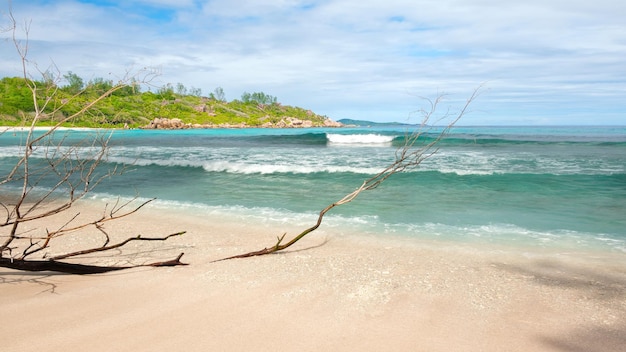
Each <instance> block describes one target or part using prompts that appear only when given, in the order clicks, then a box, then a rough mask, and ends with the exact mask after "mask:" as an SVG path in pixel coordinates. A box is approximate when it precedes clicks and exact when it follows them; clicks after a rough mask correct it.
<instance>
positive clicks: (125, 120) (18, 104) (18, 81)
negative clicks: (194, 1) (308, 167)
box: [0, 72, 327, 128]
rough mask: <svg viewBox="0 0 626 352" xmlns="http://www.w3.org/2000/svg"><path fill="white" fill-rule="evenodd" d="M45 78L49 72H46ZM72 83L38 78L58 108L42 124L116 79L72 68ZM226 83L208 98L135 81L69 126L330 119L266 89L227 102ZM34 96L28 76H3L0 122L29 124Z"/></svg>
mask: <svg viewBox="0 0 626 352" xmlns="http://www.w3.org/2000/svg"><path fill="white" fill-rule="evenodd" d="M44 77H45V75H44ZM63 78H64V79H65V81H66V82H67V85H65V86H57V85H55V83H54V82H53V81H52V80H46V79H44V80H42V81H40V82H39V81H37V82H34V83H35V84H36V86H37V87H38V91H37V99H38V102H39V106H43V103H44V102H45V101H48V104H47V105H46V106H47V107H46V110H45V112H51V111H53V110H55V109H58V112H57V114H56V116H50V115H48V116H46V119H43V120H41V122H40V125H42V126H46V125H52V124H54V123H55V121H58V120H60V119H61V118H63V117H65V116H71V115H72V114H74V113H76V112H78V111H80V109H81V108H82V107H84V106H86V105H87V104H88V103H89V102H91V101H94V100H95V99H96V98H97V97H98V96H100V95H102V94H103V93H105V92H106V91H107V90H109V89H111V88H112V87H113V86H114V83H113V82H112V81H109V80H105V79H103V78H95V79H92V80H90V81H89V82H87V83H84V80H83V79H82V78H80V77H79V76H77V75H76V74H74V73H72V72H68V73H67V74H66V75H64V76H63ZM224 97H225V94H224V90H223V89H222V88H221V87H218V88H216V89H215V91H214V92H213V93H210V95H209V97H203V96H202V93H201V90H200V89H197V88H190V89H187V87H185V86H184V85H183V84H181V83H178V84H177V85H176V86H173V85H171V84H168V85H166V86H164V87H161V88H160V89H158V90H157V91H156V92H151V91H145V92H141V87H140V86H139V85H138V84H135V83H134V82H133V83H131V84H130V85H125V86H123V87H122V88H121V89H118V90H116V91H115V92H113V93H112V94H111V95H109V96H107V97H106V98H105V99H103V100H102V101H100V102H98V103H97V104H96V105H95V106H94V108H93V109H91V110H89V112H88V113H86V114H82V115H80V116H79V117H77V118H76V119H74V120H72V121H71V122H69V123H68V124H67V127H104V128H120V127H130V128H135V127H144V126H147V125H149V124H150V122H151V121H153V120H154V119H162V118H167V119H180V120H181V121H182V123H183V124H186V125H192V126H196V127H199V126H200V127H208V126H219V125H227V126H228V125H245V126H250V127H255V126H281V123H284V121H286V120H287V121H293V120H301V121H311V124H310V125H312V126H322V125H324V123H325V121H327V118H326V117H325V116H320V115H317V114H315V113H313V112H312V111H310V110H305V109H302V108H299V107H292V106H284V105H281V104H280V103H278V99H277V98H276V97H274V96H271V95H268V94H265V93H263V92H255V93H247V92H246V93H244V94H243V95H242V98H241V100H236V99H235V100H233V101H231V102H227V101H226V100H225V98H224ZM34 110H35V107H34V103H33V94H32V92H31V91H30V89H29V88H28V86H27V85H26V82H25V81H24V79H23V78H17V77H5V78H2V79H0V125H4V126H20V125H24V124H29V123H30V122H31V121H32V118H33V114H34Z"/></svg>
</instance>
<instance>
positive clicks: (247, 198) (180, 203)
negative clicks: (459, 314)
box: [0, 125, 626, 253]
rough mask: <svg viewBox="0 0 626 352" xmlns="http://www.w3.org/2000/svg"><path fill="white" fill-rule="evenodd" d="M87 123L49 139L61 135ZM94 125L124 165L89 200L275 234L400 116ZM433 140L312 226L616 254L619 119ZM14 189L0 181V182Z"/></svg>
mask: <svg viewBox="0 0 626 352" xmlns="http://www.w3.org/2000/svg"><path fill="white" fill-rule="evenodd" d="M437 132H438V129H437V128H434V129H432V130H430V131H426V133H425V134H424V135H423V136H422V137H421V139H420V141H421V140H424V141H426V142H428V141H430V140H432V138H435V137H436V135H437ZM93 133H96V132H94V131H90V130H69V131H58V132H57V136H58V137H59V138H60V137H61V136H64V138H66V141H67V142H68V143H72V142H73V141H77V140H81V139H84V138H90V136H92V134H93ZM99 133H111V140H110V146H111V149H110V153H109V156H108V159H107V162H106V163H105V164H104V167H112V166H115V165H117V166H121V165H126V166H128V169H127V171H126V172H124V174H122V175H119V176H116V177H114V178H111V179H108V180H106V181H104V182H102V183H101V184H100V185H99V186H98V188H97V189H96V191H95V192H94V193H92V194H90V198H92V199H109V198H111V199H113V198H116V197H119V196H121V197H133V196H135V195H139V196H140V197H143V198H152V197H156V198H157V201H156V202H155V204H156V206H161V207H168V208H172V209H176V210H183V211H186V212H190V213H193V214H197V216H199V217H205V216H211V217H214V218H215V219H223V221H249V222H251V223H263V224H265V225H269V226H272V227H275V228H276V233H277V234H281V233H282V229H281V227H285V226H287V225H289V226H290V227H292V226H294V225H295V226H296V227H301V228H302V229H305V228H307V227H309V226H312V225H313V224H314V223H315V221H316V220H317V214H318V213H319V212H320V210H322V209H323V208H325V207H326V206H327V205H329V204H331V203H333V202H335V201H337V200H339V199H341V198H342V197H343V196H344V195H346V194H348V193H350V192H352V191H353V190H355V189H356V188H357V187H359V186H360V185H361V183H362V182H363V181H364V180H366V179H368V178H369V177H371V176H372V175H374V174H376V173H377V172H379V171H380V170H382V169H384V168H385V167H386V166H388V165H389V164H390V163H392V162H393V160H394V156H395V152H396V150H397V148H399V147H401V146H402V145H403V143H404V136H405V135H406V133H407V127H406V126H400V125H389V126H377V127H355V128H326V129H324V128H310V129H197V130H114V131H100V132H99ZM21 140H23V134H22V133H21V132H7V133H4V134H2V135H0V175H2V176H4V175H6V173H7V172H8V170H9V168H10V167H11V166H12V165H13V164H14V163H15V161H16V160H17V156H18V155H19V153H20V148H19V147H18V145H19V144H20V141H21ZM439 146H440V149H439V150H438V152H437V153H436V154H435V155H434V156H432V157H431V158H429V159H427V160H425V161H424V162H423V163H422V164H420V165H419V166H418V167H417V168H415V169H412V170H407V171H405V172H402V173H398V174H395V175H393V176H392V177H390V178H389V179H388V180H386V181H385V182H384V183H383V184H382V185H381V186H380V187H379V188H378V189H375V190H372V191H367V192H364V193H362V194H361V195H360V196H359V197H358V198H356V199H355V200H354V201H352V202H351V203H348V204H345V205H342V206H340V207H336V208H334V209H332V210H331V211H330V212H329V213H328V214H327V215H326V217H325V218H324V222H323V224H322V227H321V228H320V229H324V231H325V232H326V233H337V234H341V233H348V232H349V233H363V234H368V235H372V236H378V237H383V238H384V236H402V237H410V238H416V239H423V240H428V241H445V242H452V243H477V244H481V243H484V244H495V245H498V246H507V247H512V248H515V247H524V248H532V247H536V248H553V249H558V250H575V249H582V250H599V251H611V252H617V253H626V127H454V128H453V129H452V131H451V133H450V134H449V135H447V137H446V138H445V139H443V140H442V141H441V142H440V144H439ZM34 157H35V160H37V159H38V160H40V161H41V160H43V154H42V153H37V152H36V153H35V154H34ZM39 186H40V187H45V186H46V184H45V182H42V183H41V184H40V185H39ZM16 190H17V185H15V184H4V185H0V192H3V193H7V194H8V193H12V192H16ZM311 235H314V234H311Z"/></svg>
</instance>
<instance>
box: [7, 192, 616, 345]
mask: <svg viewBox="0 0 626 352" xmlns="http://www.w3.org/2000/svg"><path fill="white" fill-rule="evenodd" d="M101 205H102V203H101V202H100V203H98V202H94V201H87V202H81V204H79V207H77V209H76V210H77V211H78V210H80V211H81V212H86V213H89V212H96V213H97V212H98V209H100V206H101ZM46 226H48V225H46ZM107 226H108V227H109V226H110V229H111V230H115V231H119V232H120V233H121V232H125V233H134V234H137V233H141V234H145V235H147V234H150V235H157V234H166V233H169V232H173V231H179V230H187V231H188V232H187V234H185V235H183V236H182V237H180V238H175V239H174V240H173V241H171V242H170V241H168V242H165V243H163V244H162V245H161V246H155V247H152V246H150V247H149V248H148V249H146V250H141V249H139V248H137V251H138V252H137V253H136V254H135V255H134V256H132V255H131V257H126V256H125V255H126V254H123V255H122V257H121V259H122V260H127V259H140V260H141V259H142V258H145V257H149V256H152V255H157V256H159V257H163V256H165V257H168V256H170V255H172V254H174V253H179V252H181V251H182V252H185V255H184V256H183V261H184V262H187V263H190V265H189V266H186V267H174V268H138V269H132V270H129V271H123V272H118V273H109V274H104V275H94V276H68V275H54V274H50V273H23V272H16V271H12V270H8V269H3V268H0V280H1V283H2V293H0V294H1V295H2V297H3V299H2V300H0V310H2V312H3V315H4V316H5V317H7V318H8V319H10V321H11V324H6V325H7V326H5V327H4V328H3V329H2V330H1V331H0V338H2V339H3V340H4V341H5V342H4V343H3V345H4V346H5V348H7V350H9V351H13V350H15V351H17V350H20V351H38V350H65V351H82V350H84V348H85V346H89V350H90V351H111V350H115V351H153V350H166V349H180V348H181V347H184V349H185V350H187V351H206V350H229V351H244V350H256V351H269V350H281V351H296V350H298V351H302V350H304V351H318V350H333V351H354V350H364V351H381V350H394V351H416V350H418V351H454V350H463V351H502V350H506V351H564V350H581V351H582V350H587V351H619V350H620V349H621V348H622V347H623V346H624V345H625V344H626V336H624V334H623V332H624V331H626V298H624V292H626V269H625V268H626V256H624V255H623V254H622V255H620V254H617V253H613V254H610V253H593V252H589V253H587V254H584V253H573V254H571V255H565V254H562V255H555V253H551V252H549V251H548V252H539V251H537V252H532V253H528V252H522V251H519V252H517V251H514V250H509V251H506V250H502V248H498V247H488V246H481V247H475V246H469V245H452V244H445V243H439V242H433V241H422V240H414V239H407V238H401V237H385V238H384V239H382V238H380V237H375V236H362V235H359V234H358V233H348V234H342V233H336V232H333V231H332V229H330V230H329V229H323V228H320V229H318V230H317V231H316V232H314V233H312V234H309V235H308V236H307V237H305V238H304V239H303V240H302V241H301V242H299V243H297V244H296V245H294V247H293V248H292V249H291V248H290V249H288V250H286V251H285V252H283V253H278V254H274V255H268V256H263V257H253V258H246V259H238V260H227V261H223V262H212V261H213V260H215V259H219V258H223V257H226V256H230V255H235V254H239V253H243V252H247V251H250V250H256V249H261V248H263V247H266V246H268V245H272V244H273V243H275V238H276V234H277V233H282V232H284V231H287V232H289V233H290V234H293V233H294V231H297V230H299V229H298V228H295V227H294V226H292V225H284V226H282V227H284V228H276V227H273V226H271V224H268V223H251V222H228V223H226V222H224V219H221V220H220V219H219V217H216V216H211V215H210V214H209V215H208V216H206V217H202V218H199V217H198V216H196V215H195V214H193V213H189V212H186V211H185V210H184V209H179V210H174V209H168V208H162V207H159V206H149V207H147V208H145V209H142V210H141V211H140V212H139V213H137V214H135V215H133V216H132V217H130V218H128V219H122V220H120V221H119V223H118V224H117V225H115V226H113V225H107ZM80 241H82V240H78V242H80ZM98 260H106V258H105V259H103V258H99V259H98ZM37 331H45V338H36V339H35V338H33V332H37ZM103 335H104V336H111V337H113V336H114V337H115V338H111V339H105V340H102V339H100V340H98V339H97V337H100V338H101V337H102V336H103ZM94 341H98V342H97V344H94Z"/></svg>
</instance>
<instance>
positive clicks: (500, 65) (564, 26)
mask: <svg viewBox="0 0 626 352" xmlns="http://www.w3.org/2000/svg"><path fill="white" fill-rule="evenodd" d="M98 3H99V1H95V0H91V1H83V2H79V1H77V0H61V1H54V2H51V1H44V0H35V1H30V2H28V3H26V2H19V3H18V2H14V4H13V12H14V15H15V16H16V18H23V19H31V20H32V26H31V33H30V38H31V43H30V46H31V49H32V50H31V55H32V56H31V57H30V58H31V59H32V60H35V61H37V62H39V63H40V64H42V63H44V64H45V63H46V62H48V61H49V60H51V59H52V60H54V62H55V63H56V64H57V66H58V67H59V68H60V69H61V70H62V71H73V72H76V73H78V74H80V75H82V76H85V77H93V76H105V75H107V74H108V73H109V72H124V71H125V70H126V69H127V68H128V67H129V66H135V67H138V66H142V65H143V66H160V67H162V70H163V71H162V72H163V75H162V77H161V81H162V82H164V83H166V82H171V83H176V82H182V83H184V84H185V85H187V86H193V87H197V88H202V90H203V91H204V92H205V93H208V92H210V91H213V89H214V88H215V87H217V86H221V87H223V88H224V89H225V92H226V95H227V97H228V98H230V99H233V98H238V97H239V96H240V95H241V93H242V92H243V91H264V92H266V93H269V94H272V95H275V96H277V97H278V98H279V100H280V101H282V102H283V103H285V104H291V105H299V106H303V107H306V108H310V109H312V110H314V111H316V112H318V113H322V114H326V115H329V116H331V117H332V118H335V119H340V118H344V117H349V118H363V119H376V120H385V119H386V120H399V119H403V118H405V117H406V116H407V115H408V114H409V113H410V112H411V111H413V110H415V109H417V108H418V107H419V101H418V100H417V99H416V97H415V96H417V95H421V96H431V97H432V96H434V95H436V94H437V93H438V92H441V91H445V92H449V93H451V96H450V97H451V103H454V102H457V101H458V102H460V101H461V100H462V99H464V98H465V97H466V96H468V95H469V94H470V93H471V91H472V90H473V89H474V88H476V87H477V86H478V85H480V84H481V83H484V82H486V86H487V87H488V88H489V90H488V91H486V92H485V94H483V95H482V96H481V97H480V99H479V101H478V102H477V104H476V109H475V110H476V112H475V113H474V114H472V115H470V116H467V117H466V121H465V122H466V123H468V124H520V123H550V124H572V123H596V124H597V123H606V124H626V93H625V92H626V71H625V70H624V69H623V68H624V67H626V25H625V24H623V23H622V22H623V18H626V5H625V4H626V3H624V2H617V1H611V0H597V1H594V2H589V1H577V0H576V1H563V0H542V1H538V0H530V1H525V2H517V3H503V2H501V1H495V0H482V1H481V0H475V1H472V2H467V1H461V0H438V1H419V2H416V1H412V0H388V1H386V2H374V1H362V0H337V1H332V0H328V1H321V0H312V1H306V0H302V1H299V0H282V1H258V0H255V1H253V0H228V1H226V0H212V1H197V0H196V1H194V0H187V1H175V0H158V1H147V0H146V1H142V0H135V1H126V2H123V1H106V3H107V4H108V5H98ZM8 44H9V43H6V42H5V43H2V45H3V46H4V47H3V49H2V52H1V53H0V64H2V65H3V66H1V68H0V75H3V76H4V75H15V74H16V73H15V69H14V68H15V67H16V66H18V64H19V62H17V63H13V64H10V63H11V62H12V61H11V60H13V62H15V58H16V56H13V58H11V55H9V54H10V53H9V52H10V51H11V50H10V45H8ZM5 64H7V65H5Z"/></svg>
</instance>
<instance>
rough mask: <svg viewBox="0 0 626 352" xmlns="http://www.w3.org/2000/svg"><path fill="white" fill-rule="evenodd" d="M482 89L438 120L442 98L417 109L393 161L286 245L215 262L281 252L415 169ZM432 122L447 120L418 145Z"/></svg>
mask: <svg viewBox="0 0 626 352" xmlns="http://www.w3.org/2000/svg"><path fill="white" fill-rule="evenodd" d="M481 88H482V86H480V87H478V88H477V89H475V90H474V91H473V93H472V94H471V95H470V97H469V98H468V99H467V100H466V101H465V104H464V105H463V107H462V108H461V110H460V111H459V112H458V113H456V114H452V113H451V112H450V110H447V111H446V112H445V113H444V114H442V115H441V116H439V117H436V116H435V114H436V112H437V108H438V106H439V104H440V103H441V101H442V99H443V96H441V95H440V96H438V97H437V98H436V99H435V100H428V99H427V100H426V101H427V103H428V105H429V106H430V108H429V109H428V110H420V113H421V114H422V115H423V119H422V123H421V125H420V127H419V128H418V129H417V130H415V131H413V132H411V133H410V134H409V133H407V135H406V136H405V142H404V145H403V146H402V147H400V148H398V149H397V150H396V153H395V160H394V161H393V162H392V163H391V164H389V166H387V167H386V168H385V169H383V170H382V171H380V172H379V173H378V174H376V175H374V176H373V177H371V178H369V179H367V180H365V181H364V182H363V184H361V186H360V187H358V188H357V189H355V190H354V191H353V192H351V193H349V194H347V195H345V196H344V197H343V198H341V199H340V200H338V201H336V202H335V203H332V204H330V205H329V206H327V207H326V208H324V209H323V210H322V211H321V212H320V213H319V215H318V218H317V222H316V223H315V225H313V226H312V227H310V228H308V229H306V230H304V231H302V232H301V233H300V234H298V235H297V236H295V237H294V238H293V239H291V240H290V241H288V242H287V243H284V244H283V243H282V242H283V239H284V237H285V235H283V236H281V237H279V238H278V242H277V243H276V244H275V245H274V246H272V247H266V248H263V249H261V250H258V251H253V252H248V253H244V254H239V255H235V256H231V257H227V258H223V259H218V260H216V261H222V260H227V259H235V258H247V257H253V256H259V255H266V254H271V253H275V252H278V251H282V250H284V249H286V248H289V247H291V246H292V245H293V244H294V243H296V242H298V241H299V240H301V239H302V238H303V237H304V236H306V235H308V234H309V233H311V232H313V231H315V230H316V229H317V228H318V227H319V226H320V225H321V224H322V220H323V218H324V215H326V213H327V212H329V211H330V210H331V209H333V208H335V207H337V206H340V205H344V204H347V203H350V202H352V201H353V200H355V199H356V198H357V197H358V196H359V195H360V194H361V193H362V192H364V191H370V190H374V189H376V188H378V187H379V186H380V185H381V184H383V182H385V181H386V180H387V179H388V178H389V177H391V176H392V175H394V174H396V173H400V172H404V171H406V170H410V169H413V168H417V167H418V166H419V164H421V163H422V162H423V161H424V160H426V159H428V158H430V157H432V156H433V155H435V154H436V153H437V152H438V151H439V145H438V144H439V142H440V141H441V140H442V139H443V138H444V137H445V136H446V135H447V134H448V133H449V132H450V129H451V128H452V127H453V126H454V125H455V124H456V123H457V122H458V121H459V119H460V118H461V117H463V115H465V114H466V113H467V111H468V108H469V106H470V104H471V103H472V102H473V101H474V100H475V99H476V98H477V97H478V95H479V94H480V91H481ZM433 119H434V120H435V123H440V122H442V121H448V122H447V124H446V125H445V126H444V127H443V129H442V130H441V131H440V132H439V134H438V135H437V137H436V138H435V139H434V140H432V141H430V142H422V143H421V144H420V143H419V142H421V140H420V137H421V136H422V134H423V133H424V128H426V127H427V126H429V124H430V122H432V120H433Z"/></svg>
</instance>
